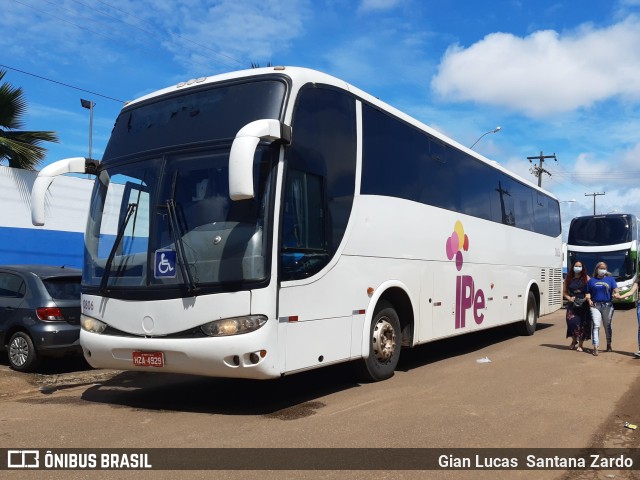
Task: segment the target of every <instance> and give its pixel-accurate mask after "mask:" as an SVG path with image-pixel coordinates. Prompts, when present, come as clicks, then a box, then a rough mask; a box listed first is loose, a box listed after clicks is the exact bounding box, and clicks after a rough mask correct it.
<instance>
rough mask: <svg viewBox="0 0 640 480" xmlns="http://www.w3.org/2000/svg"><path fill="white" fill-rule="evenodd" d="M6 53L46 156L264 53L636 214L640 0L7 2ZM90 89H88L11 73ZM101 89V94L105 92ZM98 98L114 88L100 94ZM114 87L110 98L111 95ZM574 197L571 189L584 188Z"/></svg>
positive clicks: (76, 150)
mask: <svg viewBox="0 0 640 480" xmlns="http://www.w3.org/2000/svg"><path fill="white" fill-rule="evenodd" d="M0 8H1V11H2V15H0V32H2V34H1V35H0V64H2V65H6V66H7V67H11V69H6V68H3V67H2V66H0V69H6V70H7V75H6V76H5V81H8V82H10V83H12V84H13V85H15V86H21V87H23V88H24V90H25V94H26V98H27V101H28V115H27V117H26V125H27V128H28V129H33V130H54V131H56V132H57V133H58V135H59V137H60V143H59V144H57V145H50V146H49V155H48V157H47V159H46V161H45V162H44V164H43V166H44V165H45V164H47V163H50V162H53V161H55V160H58V159H60V158H64V157H76V156H87V154H88V136H89V112H88V110H86V109H83V108H82V107H81V105H80V98H85V99H89V100H92V101H94V102H95V103H96V106H95V110H94V129H93V156H94V157H95V158H101V156H102V152H103V151H104V147H105V145H106V142H107V140H108V137H109V133H110V130H111V126H112V125H113V121H114V119H115V118H116V116H117V114H118V111H119V110H120V108H121V107H122V103H120V102H118V101H116V100H113V99H117V100H131V99H134V98H137V97H139V96H141V95H143V94H146V93H149V92H151V91H154V90H157V89H160V88H164V87H166V86H169V85H172V84H175V83H178V82H180V81H184V80H188V79H190V78H196V77H201V76H210V75H214V74H217V73H223V72H229V71H233V70H240V69H245V68H248V67H249V66H250V65H251V63H252V62H256V63H259V64H261V65H265V64H266V63H267V62H271V63H272V64H275V65H295V66H304V67H309V68H315V69H318V70H322V71H325V72H327V73H330V74H332V75H335V76H338V77H340V78H343V79H344V80H346V81H348V82H350V83H352V84H354V85H355V86H357V87H359V88H361V89H363V90H366V91H368V92H369V93H371V94H373V95H374V96H376V97H378V98H380V99H382V100H384V101H386V102H387V103H389V104H391V105H393V106H395V107H397V108H399V109H401V110H404V111H406V112H407V113H409V114H410V115H412V116H414V117H416V118H417V119H419V120H421V121H423V122H424V123H427V124H429V125H431V126H432V127H434V128H436V129H437V130H439V131H441V132H443V133H445V134H446V135H448V136H450V137H452V138H454V139H456V140H457V141H459V142H460V143H462V144H464V145H468V146H470V145H471V144H473V143H474V142H475V141H476V140H477V139H478V138H479V137H480V135H482V134H483V133H485V132H487V131H490V130H492V129H494V128H495V127H496V126H500V127H501V131H500V132H498V133H495V134H488V135H486V136H484V137H483V138H482V139H481V140H480V141H479V142H478V143H477V145H476V146H475V150H477V151H478V152H480V153H482V154H483V155H486V156H487V157H489V158H492V159H494V160H497V161H498V162H500V163H502V164H503V165H505V166H506V167H507V168H509V169H511V170H512V171H515V172H516V173H518V174H519V175H521V176H523V177H524V178H527V179H529V180H531V181H533V182H534V183H536V182H537V179H536V178H535V177H533V175H532V174H531V173H530V171H529V169H530V167H531V163H530V162H529V160H527V157H529V156H535V155H539V154H540V152H544V154H545V155H551V154H554V153H555V155H556V157H557V162H556V161H553V160H547V161H546V162H545V164H544V167H545V169H547V170H548V171H549V172H550V173H551V176H549V175H543V178H542V186H543V187H544V188H547V189H548V190H550V191H551V192H552V193H554V194H555V195H556V196H557V197H558V198H559V199H560V200H561V201H563V202H562V203H561V208H562V213H563V224H564V226H566V225H567V224H568V222H569V221H570V220H571V218H572V217H574V216H578V215H587V214H591V213H592V212H593V197H592V196H587V195H585V194H592V193H596V192H597V193H605V195H600V196H597V197H596V211H597V213H608V212H612V211H618V212H628V213H635V214H640V185H638V180H639V179H640V0H580V1H547V0H537V1H535V2H532V1H524V0H522V1H519V0H494V1H493V2H478V1H475V0H461V1H446V0H358V1H347V0H344V1H339V0H288V1H284V0H283V1H277V0H219V1H200V0H173V1H169V0H104V1H103V0H0ZM12 69H18V70H22V71H25V72H29V73H32V74H35V75H38V76H41V77H46V78H48V79H51V80H55V81H57V82H62V83H66V84H69V85H72V86H74V87H78V88H81V89H84V90H88V91H90V92H94V93H88V92H83V91H78V90H75V89H72V88H69V87H65V86H62V85H60V84H56V83H52V82H48V81H45V80H42V79H40V78H36V77H33V76H31V75H27V74H24V73H21V72H18V71H16V70H12ZM98 94H99V95H98ZM100 95H103V96H100ZM105 97H111V98H105ZM573 199H575V202H572V203H571V202H567V200H573Z"/></svg>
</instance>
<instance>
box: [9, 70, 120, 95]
mask: <svg viewBox="0 0 640 480" xmlns="http://www.w3.org/2000/svg"><path fill="white" fill-rule="evenodd" d="M0 67H2V68H8V69H9V70H14V71H16V72H20V73H24V74H25V75H31V76H32V77H36V78H40V79H42V80H46V81H47V82H51V83H57V84H58V85H63V86H65V87H69V88H73V89H75V90H80V91H81V92H86V93H90V94H91V95H96V96H98V97H102V98H106V99H108V100H113V101H114V102H120V103H125V102H124V100H119V99H117V98H113V97H109V96H108V95H103V94H101V93H96V92H92V91H91V90H87V89H84V88H80V87H75V86H73V85H69V84H68V83H64V82H59V81H57V80H52V79H50V78H47V77H43V76H40V75H36V74H35V73H29V72H25V71H24V70H20V69H18V68H13V67H10V66H8V65H3V64H1V63H0Z"/></svg>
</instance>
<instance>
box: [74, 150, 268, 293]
mask: <svg viewBox="0 0 640 480" xmlns="http://www.w3.org/2000/svg"><path fill="white" fill-rule="evenodd" d="M276 150H277V149H276ZM271 152H272V147H260V148H259V149H258V151H257V154H256V161H255V168H254V171H255V172H256V173H255V177H256V178H255V180H254V183H255V185H256V187H255V191H256V193H257V194H256V197H255V198H253V199H249V200H241V201H236V202H232V201H231V200H230V199H229V190H228V159H229V150H228V149H219V150H210V151H199V152H194V153H185V154H176V155H171V156H167V157H166V158H164V159H160V158H154V159H149V160H146V161H143V162H136V163H132V164H129V163H127V164H124V165H119V166H113V167H107V168H104V169H102V170H101V172H100V173H99V175H98V179H97V180H96V185H95V188H94V191H93V196H92V201H91V209H90V216H89V222H88V225H87V231H86V235H85V268H84V276H83V285H84V286H85V287H94V288H96V287H97V288H100V290H101V291H102V293H103V294H104V293H105V292H104V290H105V289H108V290H114V291H115V290H117V289H118V288H120V289H123V288H125V289H126V288H132V287H134V288H135V287H146V288H149V287H154V286H155V287H158V288H165V289H167V288H170V287H173V288H174V289H175V288H176V287H179V288H180V290H181V291H184V290H186V291H187V292H188V293H191V294H194V293H196V292H197V291H198V290H200V289H202V288H203V287H205V289H206V288H207V287H209V291H210V289H211V288H214V287H215V286H218V287H219V286H221V285H223V284H229V283H233V284H235V285H236V287H237V288H242V287H241V286H240V287H238V284H242V283H246V282H256V281H260V280H263V279H265V278H266V275H267V273H268V272H267V261H266V260H267V252H268V248H267V242H268V238H269V236H268V235H267V234H266V230H268V229H269V228H270V223H269V222H270V216H269V214H268V212H269V205H270V202H271V192H272V187H271V184H272V180H273V172H272V170H273V167H274V165H275V162H274V160H273V159H274V158H277V157H276V155H275V154H272V153H271ZM276 153H277V152H276ZM161 172H162V173H161Z"/></svg>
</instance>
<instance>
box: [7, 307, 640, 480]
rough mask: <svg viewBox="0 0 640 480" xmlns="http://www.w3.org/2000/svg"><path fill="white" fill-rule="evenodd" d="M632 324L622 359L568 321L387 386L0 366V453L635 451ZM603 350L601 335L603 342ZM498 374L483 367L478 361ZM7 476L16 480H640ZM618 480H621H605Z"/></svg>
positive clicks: (617, 322)
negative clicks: (572, 342)
mask: <svg viewBox="0 0 640 480" xmlns="http://www.w3.org/2000/svg"><path fill="white" fill-rule="evenodd" d="M636 332H637V322H636V316H635V311H634V310H629V311H616V316H615V318H614V342H613V344H614V352H613V353H601V354H600V356H599V357H593V356H592V355H590V354H588V353H578V352H575V351H570V350H568V347H567V345H568V344H569V342H568V341H567V340H566V339H565V338H564V333H565V322H564V311H563V310H562V311H560V312H557V313H555V314H553V315H549V316H547V317H544V318H542V319H540V322H539V327H538V331H537V332H536V334H535V335H534V336H533V337H520V336H516V335H515V334H514V333H513V332H512V329H511V328H499V329H494V330H491V331H486V332H478V333H475V334H471V335H466V336H464V337H460V338H456V339H450V340H445V341H439V342H435V343H432V344H429V345H424V346H421V347H419V348H417V349H414V350H411V351H404V352H403V358H402V359H401V364H400V369H399V371H398V372H397V373H396V375H395V376H394V377H393V378H392V379H390V380H388V381H386V382H381V383H375V384H359V383H357V382H355V381H354V380H353V379H352V376H351V374H350V369H349V368H348V366H345V365H340V366H335V367H329V368H325V369H322V370H318V371H313V372H308V373H303V374H299V375H294V376H291V377H284V378H282V379H280V380H276V381H268V382H258V381H239V380H222V379H210V378H201V377H188V376H176V375H165V374H147V373H127V372H125V373H120V372H114V371H96V370H90V369H88V368H86V367H84V366H83V364H82V363H81V362H79V361H78V360H75V361H62V362H58V363H56V365H55V366H51V367H49V368H48V369H47V370H46V371H45V372H44V373H40V374H19V373H16V372H13V371H11V370H10V369H9V368H8V367H7V362H6V358H0V412H1V413H0V448H86V447H94V448H98V447H101V448H115V447H134V448H142V447H180V448H183V447H234V448H237V449H238V450H234V454H238V455H242V452H243V450H242V449H243V448H249V447H314V448H316V447H340V448H346V447H385V448H386V447H393V448H398V447H441V448H457V447H467V448H476V447H500V448H508V447H523V448H538V447H579V448H581V447H640V441H639V440H638V438H639V437H638V436H639V435H640V429H639V430H637V431H632V430H629V429H626V428H624V423H625V422H626V421H630V422H633V423H640V386H636V384H637V383H638V382H637V380H638V377H639V373H640V360H635V359H634V358H633V356H632V354H631V352H635V351H636V350H637V344H636V341H637V340H636V339H637V335H636ZM602 336H603V335H602ZM485 357H486V358H488V359H489V360H491V362H489V363H478V362H477V360H478V359H481V358H485ZM393 464H394V459H393V457H392V456H391V455H389V469H388V471H370V472H362V471H360V472H339V471H333V472H323V473H322V475H320V472H309V471H306V472H289V471H269V472H205V471H195V472H181V473H180V472H162V471H154V472H89V473H87V472H27V473H23V472H13V471H12V472H9V473H10V474H11V477H10V478H38V479H40V478H56V479H58V478H60V479H63V478H64V479H67V478H103V477H105V476H108V477H109V478H136V479H137V478H153V479H159V478H178V477H180V478H216V479H217V478H231V479H236V478H237V479H241V478H242V479H244V478H261V479H270V478H274V479H276V478H277V479H282V478H340V479H342V478H365V477H366V478H374V479H377V478H394V479H403V478H549V479H560V478H562V479H572V480H573V479H581V478H589V479H591V478H594V479H595V478H603V479H604V478H635V477H634V476H633V472H611V471H607V472H602V471H600V472H593V471H587V472H562V471H536V472H531V471H529V472H527V471H510V472H496V471H491V472H489V471H484V472H483V471H467V472H460V471H455V472H454V471H448V472H443V471H439V472H433V471H431V472H411V471H401V472H397V471H393V470H394V469H393ZM607 475H615V477H611V476H607Z"/></svg>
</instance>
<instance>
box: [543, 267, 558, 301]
mask: <svg viewBox="0 0 640 480" xmlns="http://www.w3.org/2000/svg"><path fill="white" fill-rule="evenodd" d="M543 272H544V270H543ZM547 298H548V299H549V306H550V307H553V306H562V269H561V268H550V269H549V296H548V297H547Z"/></svg>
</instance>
